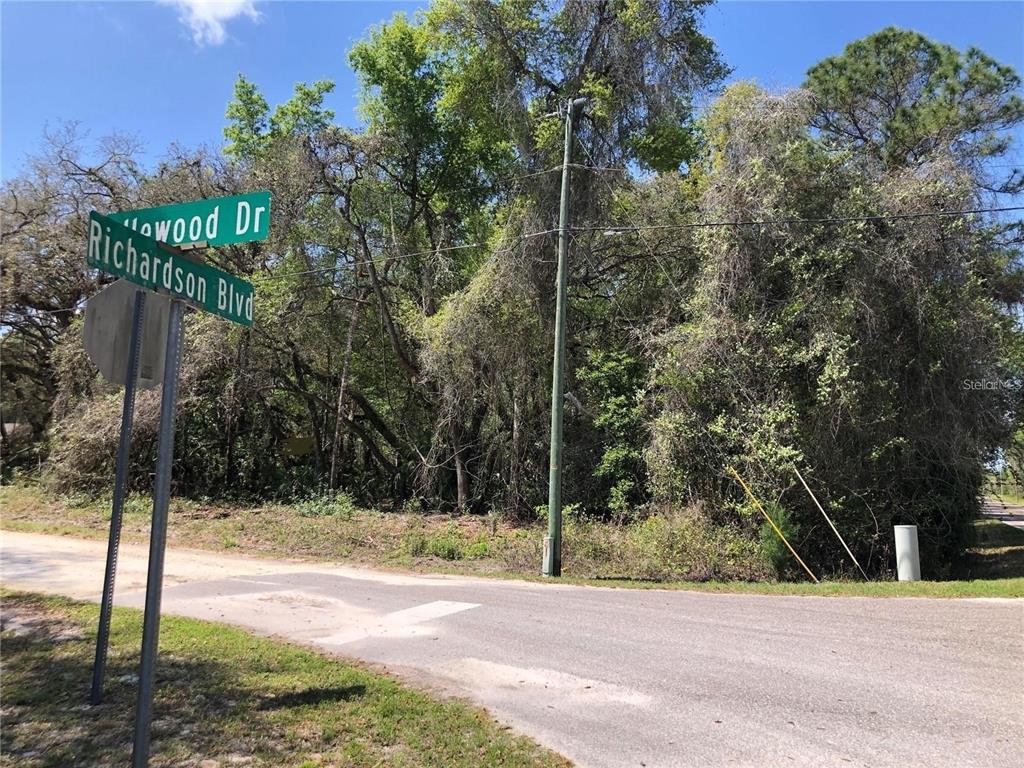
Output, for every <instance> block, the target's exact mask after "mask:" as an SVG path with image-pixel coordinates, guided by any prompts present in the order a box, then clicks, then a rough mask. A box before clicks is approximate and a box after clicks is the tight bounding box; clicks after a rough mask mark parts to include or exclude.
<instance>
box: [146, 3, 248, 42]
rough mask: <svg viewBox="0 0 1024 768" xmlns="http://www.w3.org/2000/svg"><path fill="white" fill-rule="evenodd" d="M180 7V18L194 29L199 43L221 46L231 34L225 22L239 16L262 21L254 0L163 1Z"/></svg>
mask: <svg viewBox="0 0 1024 768" xmlns="http://www.w3.org/2000/svg"><path fill="white" fill-rule="evenodd" d="M160 2H161V3H164V4H165V5H173V6H174V7H175V8H177V9H178V19H179V20H180V21H181V23H182V24H184V25H185V26H187V27H188V28H189V29H190V30H191V32H192V39H193V40H194V41H195V43H196V45H220V44H221V43H223V42H224V41H225V40H226V39H227V36H228V33H227V29H226V28H225V24H227V22H229V21H231V20H232V19H234V18H237V17H239V16H248V17H249V18H250V19H252V20H253V21H259V20H260V12H259V11H257V10H256V4H255V0H160Z"/></svg>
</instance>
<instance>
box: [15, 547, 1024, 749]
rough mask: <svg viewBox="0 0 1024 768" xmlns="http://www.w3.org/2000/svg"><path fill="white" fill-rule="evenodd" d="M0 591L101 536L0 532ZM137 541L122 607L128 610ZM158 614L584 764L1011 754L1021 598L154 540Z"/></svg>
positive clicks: (88, 580) (1019, 734) (1018, 694)
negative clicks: (407, 685) (382, 562)
mask: <svg viewBox="0 0 1024 768" xmlns="http://www.w3.org/2000/svg"><path fill="white" fill-rule="evenodd" d="M0 546H2V561H0V562H2V578H3V583H4V584H5V585H6V586H8V587H16V588H18V587H20V588H26V589H34V590H45V591H50V592H60V593H63V594H68V595H71V596H77V597H88V598H91V599H98V595H99V592H100V585H101V581H102V567H103V552H104V549H105V545H104V544H103V543H100V542H83V541H77V540H73V539H67V538H61V537H48V536H37V535H28V534H15V533H8V532H5V533H3V534H2V544H0ZM145 557H146V553H145V550H144V548H142V547H137V546H126V547H123V548H122V552H121V569H122V570H121V575H120V576H119V591H118V603H119V604H121V605H133V606H141V605H142V602H143V593H142V591H141V587H142V584H143V583H144V580H143V575H144V573H145ZM164 611H165V612H167V613H175V614H180V615H184V616H193V617H197V618H203V619H214V620H218V621H226V622H230V623H232V624H237V625H241V626H244V627H248V628H250V629H253V630H256V631H258V632H260V633H265V634H273V635H281V636H284V637H288V638H291V639H293V640H296V641H299V642H302V643H305V644H308V645H310V646H313V647H315V648H318V649H320V650H323V651H325V652H335V653H339V654H344V655H346V656H353V657H357V658H360V659H364V660H366V661H370V662H374V663H377V664H382V665H384V666H386V667H387V669H388V670H389V671H391V672H392V673H395V674H397V675H399V676H400V677H405V678H406V679H409V680H412V681H414V682H417V683H420V684H424V683H425V684H429V685H431V686H435V687H440V688H442V689H444V690H446V691H449V692H454V693H456V694H459V695H462V696H465V697H467V698H469V699H471V700H473V701H475V702H477V703H479V704H482V705H484V706H485V707H487V708H488V709H489V710H490V711H491V712H492V713H493V714H494V715H495V716H496V717H497V718H498V719H500V720H502V721H504V722H506V723H508V724H510V725H512V726H513V727H515V728H517V729H518V730H520V731H521V732H523V733H526V734H528V735H530V736H532V737H533V738H535V739H536V740H538V741H539V742H541V743H543V744H545V745H547V746H549V747H551V748H553V749H555V750H556V751H558V752H561V753H562V754H564V755H566V756H568V757H569V758H571V759H572V760H574V761H576V762H577V763H578V764H579V765H581V766H600V767H604V766H608V767H609V768H622V767H623V766H649V767H654V766H673V767H676V766H701V767H702V768H709V767H711V766H814V767H815V768H819V767H821V766H833V765H834V766H873V767H877V766H897V765H898V766H930V767H933V766H955V767H956V768H965V767H966V766H983V767H984V768H997V767H998V766H1007V767H1009V766H1013V768H1017V767H1018V766H1020V765H1024V728H1022V727H1024V633H1022V629H1024V601H1020V600H980V599H979V600H932V599H894V598H889V599H868V598H814V597H764V596H743V595H712V594H701V593H694V592H681V591H663V590H637V591H633V590H620V589H601V588H593V587H573V586H566V585H556V584H533V583H524V582H514V581H491V580H485V579H474V578H463V577H425V576H410V575H399V574H392V573H380V572H374V571H369V570H362V569H355V568H349V567H335V566H328V565H319V564H310V563H299V562H294V561H270V560H263V559H247V558H243V557H237V558H232V557H225V556H223V555H221V554H213V553H198V552H185V551H174V550H172V551H170V552H169V553H168V561H167V586H166V589H165V591H164Z"/></svg>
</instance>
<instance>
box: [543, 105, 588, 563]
mask: <svg viewBox="0 0 1024 768" xmlns="http://www.w3.org/2000/svg"><path fill="white" fill-rule="evenodd" d="M586 103H587V100H586V99H572V100H571V101H570V102H569V104H568V109H567V110H566V115H565V151H564V154H563V156H562V199H561V205H560V206H559V212H558V281H557V282H558V290H557V294H556V298H555V360H554V369H553V372H552V376H551V462H550V470H549V474H548V535H547V536H546V537H545V538H544V575H545V576H561V575H562V410H563V405H564V403H563V397H564V395H563V389H564V382H563V379H564V374H565V302H566V296H565V294H566V283H567V282H568V280H569V264H568V261H569V166H570V164H571V162H572V139H573V122H574V121H575V119H576V116H577V114H579V111H580V110H581V109H582V108H583V105H584V104H586Z"/></svg>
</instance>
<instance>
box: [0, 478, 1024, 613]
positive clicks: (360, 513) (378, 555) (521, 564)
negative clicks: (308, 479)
mask: <svg viewBox="0 0 1024 768" xmlns="http://www.w3.org/2000/svg"><path fill="white" fill-rule="evenodd" d="M149 505H150V502H149V499H148V498H145V497H132V498H130V499H129V503H128V504H127V505H126V514H125V525H124V540H126V541H135V542H145V541H148V534H149V515H150V506H149ZM0 508H2V509H3V515H2V517H0V527H3V528H5V529H8V530H17V531H27V532H35V533H50V534H62V535H70V536H77V537H83V538H93V539H101V540H105V539H106V537H107V533H108V528H109V515H110V502H109V500H104V499H101V500H89V499H76V498H69V497H63V498H57V497H54V496H52V495H49V494H47V493H46V492H44V491H43V490H42V489H41V488H39V487H38V486H35V485H13V486H3V487H0ZM975 527H976V534H977V535H976V539H977V544H976V546H975V547H974V548H972V549H971V550H970V551H969V553H968V557H967V558H966V560H965V562H964V567H963V568H962V569H961V571H960V573H959V574H958V575H959V576H961V577H962V578H961V579H959V580H952V581H922V582H914V583H898V582H893V581H873V582H867V583H865V582H860V581H826V582H824V583H822V584H809V583H790V582H784V583H779V582H771V581H767V580H765V574H764V573H762V572H758V571H757V570H756V566H753V565H751V563H752V561H753V558H752V556H751V553H749V552H744V551H735V550H732V549H731V548H730V545H729V543H728V542H724V543H722V544H721V545H719V544H718V543H716V542H712V541H707V540H700V541H698V544H699V546H696V547H691V548H687V547H683V546H680V545H679V544H678V542H679V541H680V538H681V534H682V535H683V536H686V535H691V533H692V532H689V531H687V530H685V529H684V528H680V527H678V526H677V527H672V526H671V524H669V523H666V522H665V521H663V520H660V519H653V518H652V519H651V520H650V521H647V522H645V523H641V524H638V525H634V526H633V527H618V526H612V525H602V524H598V523H592V524H587V523H580V522H578V521H574V520H571V519H570V520H567V521H566V527H565V530H564V537H565V551H564V553H563V568H564V571H563V572H564V573H565V574H566V576H564V577H563V578H562V581H563V582H565V583H575V584H587V585H599V586H606V587H637V588H658V589H690V590H700V591H705V592H738V593H744V594H769V595H825V596H843V595H849V596H861V597H1024V532H1022V531H1018V530H1015V529H1013V528H1010V527H1009V526H1006V525H1004V524H1002V523H999V522H998V521H995V520H979V521H977V522H976V524H975ZM545 532H546V529H544V528H542V527H541V526H540V525H535V526H527V527H518V528H517V527H512V526H509V525H508V524H506V523H504V522H501V521H498V520H493V519H490V518H480V517H462V518H457V519H453V518H450V517H447V516H444V515H422V514H404V513H397V512H389V513H386V514H381V513H378V512H371V511H366V510H356V509H350V508H343V511H342V513H341V514H337V513H333V514H332V513H327V514H324V513H322V511H321V510H320V509H319V508H310V507H292V506H282V505H263V506H257V507H240V506H231V505H224V504H201V503H197V502H192V501H186V500H182V499H175V500H174V501H173V502H172V505H171V514H170V525H169V530H168V541H169V544H170V545H171V546H178V547H190V548H198V549H207V550H212V551H233V552H238V553H240V554H241V553H244V554H247V555H262V556H267V557H272V556H277V557H288V558H309V559H315V560H321V561H323V560H326V561H344V562H348V563H354V564H360V565H368V566H373V567H375V568H392V569H402V570H412V571H419V572H430V573H455V574H472V575H480V576H492V577H498V578H517V579H529V580H538V581H542V580H543V579H541V577H539V575H538V571H539V566H540V562H541V542H542V540H543V536H544V533H545ZM698 533H699V532H698ZM684 540H685V539H684ZM694 551H696V552H698V553H699V554H700V555H701V557H703V556H706V555H707V553H714V558H715V560H714V561H713V562H708V561H707V560H706V559H705V560H702V559H701V557H691V554H690V553H691V552H694Z"/></svg>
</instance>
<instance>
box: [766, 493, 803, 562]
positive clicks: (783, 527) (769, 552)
mask: <svg viewBox="0 0 1024 768" xmlns="http://www.w3.org/2000/svg"><path fill="white" fill-rule="evenodd" d="M764 508H765V510H764V511H765V512H767V513H768V516H769V517H771V519H772V522H774V523H775V525H777V526H778V527H779V530H780V531H782V533H783V535H784V536H785V537H786V540H787V541H789V542H790V543H791V544H792V543H793V541H795V540H796V538H797V536H798V535H799V533H800V527H799V526H798V525H797V524H796V522H795V521H794V520H793V517H792V516H791V515H790V514H789V513H788V512H787V511H786V510H785V509H784V508H783V507H782V506H780V505H778V504H775V503H773V502H767V503H766V504H765V505H764ZM758 538H759V541H760V544H761V552H762V553H763V554H764V559H765V561H766V562H768V563H770V564H771V566H772V568H773V569H774V570H775V574H776V575H777V576H785V575H787V574H790V573H791V572H792V570H793V566H795V565H798V563H797V562H796V560H794V558H793V553H792V552H790V551H789V548H788V547H787V546H786V545H785V543H784V542H783V541H782V539H780V538H779V534H777V533H776V532H775V530H774V529H773V528H772V527H771V526H770V525H769V524H768V521H767V520H766V521H765V522H764V523H763V524H762V525H761V528H760V531H759V534H758Z"/></svg>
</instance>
